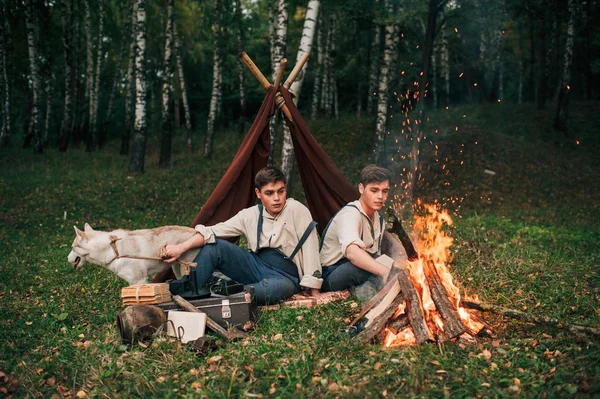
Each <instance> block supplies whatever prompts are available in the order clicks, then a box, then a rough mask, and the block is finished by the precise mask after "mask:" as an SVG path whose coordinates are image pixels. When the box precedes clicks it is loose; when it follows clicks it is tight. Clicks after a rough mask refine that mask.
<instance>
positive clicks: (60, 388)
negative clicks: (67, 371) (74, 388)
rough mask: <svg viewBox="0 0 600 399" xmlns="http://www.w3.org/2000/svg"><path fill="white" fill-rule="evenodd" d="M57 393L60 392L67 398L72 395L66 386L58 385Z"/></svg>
mask: <svg viewBox="0 0 600 399" xmlns="http://www.w3.org/2000/svg"><path fill="white" fill-rule="evenodd" d="M56 392H58V393H59V394H60V395H61V396H67V395H70V394H71V393H70V392H69V389H68V388H67V387H65V386H64V385H58V386H57V387H56Z"/></svg>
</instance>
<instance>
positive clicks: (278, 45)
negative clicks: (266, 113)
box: [269, 0, 289, 165]
mask: <svg viewBox="0 0 600 399" xmlns="http://www.w3.org/2000/svg"><path fill="white" fill-rule="evenodd" d="M271 6H272V22H273V26H272V32H273V35H272V41H271V76H272V81H274V80H275V76H276V75H277V71H278V70H279V64H280V63H281V60H282V58H283V56H284V55H285V50H286V47H287V29H288V19H289V15H288V3H287V1H286V0H273V1H272V2H271ZM278 120H279V118H278V113H277V112H276V113H275V115H273V117H272V118H271V121H270V122H269V130H270V133H271V135H270V143H271V145H270V151H269V165H272V164H273V154H274V153H275V151H274V148H275V142H276V139H277V125H278Z"/></svg>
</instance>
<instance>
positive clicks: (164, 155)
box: [158, 0, 175, 168]
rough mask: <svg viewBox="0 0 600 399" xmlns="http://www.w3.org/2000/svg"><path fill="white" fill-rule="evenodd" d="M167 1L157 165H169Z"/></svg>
mask: <svg viewBox="0 0 600 399" xmlns="http://www.w3.org/2000/svg"><path fill="white" fill-rule="evenodd" d="M174 1H175V0H168V1H167V26H166V29H165V57H164V61H163V62H164V64H163V71H162V118H161V119H162V126H161V139H160V158H159V161H158V165H159V166H160V167H163V168H169V167H170V166H171V137H172V134H171V124H170V114H169V108H170V107H169V105H170V103H171V62H172V61H171V53H172V49H173V3H174Z"/></svg>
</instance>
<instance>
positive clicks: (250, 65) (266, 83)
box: [239, 51, 294, 121]
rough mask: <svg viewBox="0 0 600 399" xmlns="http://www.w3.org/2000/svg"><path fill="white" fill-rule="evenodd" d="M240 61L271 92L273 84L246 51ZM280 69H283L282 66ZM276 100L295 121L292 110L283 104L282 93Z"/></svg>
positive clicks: (278, 94) (241, 55)
mask: <svg viewBox="0 0 600 399" xmlns="http://www.w3.org/2000/svg"><path fill="white" fill-rule="evenodd" d="M239 57H240V60H242V62H243V63H244V65H246V66H247V67H248V69H249V70H250V72H252V74H253V75H254V77H255V78H256V79H257V80H258V81H259V82H260V84H261V86H262V87H263V89H265V90H269V89H270V88H271V84H270V83H269V81H268V80H267V78H265V75H263V74H262V72H261V71H260V69H258V67H257V66H256V64H255V63H254V61H252V59H251V58H250V57H249V56H248V54H246V52H245V51H242V52H241V53H240V55H239ZM279 65H280V68H281V64H279ZM284 67H285V65H284ZM275 98H276V102H275V103H276V104H277V106H278V107H279V108H281V111H282V112H283V113H284V114H285V116H286V117H287V118H288V119H289V120H291V121H293V120H294V118H292V113H291V112H290V109H289V108H288V107H287V105H285V104H284V102H283V98H282V97H281V94H280V93H277V96H276V97H275Z"/></svg>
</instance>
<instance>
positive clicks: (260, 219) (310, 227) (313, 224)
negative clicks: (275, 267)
mask: <svg viewBox="0 0 600 399" xmlns="http://www.w3.org/2000/svg"><path fill="white" fill-rule="evenodd" d="M263 209H264V207H263V204H258V227H257V228H256V252H258V250H259V249H260V235H261V233H262V225H263V217H262V216H263ZM316 225H317V222H315V221H314V220H313V221H311V222H310V223H309V224H308V227H307V228H306V230H304V234H302V237H300V241H298V244H297V245H296V248H294V251H293V252H292V254H291V255H290V256H286V258H288V259H294V256H296V254H297V253H298V251H300V248H302V245H304V242H306V240H307V239H308V237H309V236H310V234H311V233H312V231H313V229H314V228H315V227H316Z"/></svg>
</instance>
